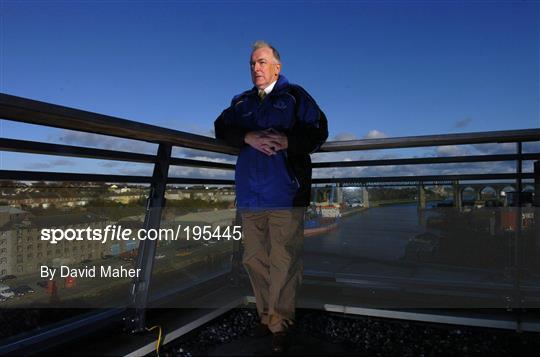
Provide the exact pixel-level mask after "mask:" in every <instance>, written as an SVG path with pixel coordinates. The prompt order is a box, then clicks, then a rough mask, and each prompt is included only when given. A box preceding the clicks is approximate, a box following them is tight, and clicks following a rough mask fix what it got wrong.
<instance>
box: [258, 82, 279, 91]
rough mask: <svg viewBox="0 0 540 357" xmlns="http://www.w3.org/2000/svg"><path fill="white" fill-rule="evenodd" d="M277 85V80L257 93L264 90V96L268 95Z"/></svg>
mask: <svg viewBox="0 0 540 357" xmlns="http://www.w3.org/2000/svg"><path fill="white" fill-rule="evenodd" d="M276 83H277V80H275V81H273V82H272V83H270V85H269V86H268V87H266V88H264V89H259V93H260V92H261V90H264V92H265V93H266V94H268V93H270V92H271V91H272V89H274V86H275V85H276Z"/></svg>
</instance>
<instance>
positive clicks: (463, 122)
mask: <svg viewBox="0 0 540 357" xmlns="http://www.w3.org/2000/svg"><path fill="white" fill-rule="evenodd" d="M470 123H472V119H471V118H465V119H461V120H458V121H456V122H455V123H454V128H465V127H466V126H468V125H469V124H470Z"/></svg>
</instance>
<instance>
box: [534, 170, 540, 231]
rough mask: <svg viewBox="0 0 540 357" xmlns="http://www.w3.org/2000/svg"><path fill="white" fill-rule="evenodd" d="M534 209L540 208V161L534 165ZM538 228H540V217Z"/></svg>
mask: <svg viewBox="0 0 540 357" xmlns="http://www.w3.org/2000/svg"><path fill="white" fill-rule="evenodd" d="M534 207H540V161H535V163H534ZM536 218H537V219H538V221H536V222H537V224H536V226H537V227H540V217H536Z"/></svg>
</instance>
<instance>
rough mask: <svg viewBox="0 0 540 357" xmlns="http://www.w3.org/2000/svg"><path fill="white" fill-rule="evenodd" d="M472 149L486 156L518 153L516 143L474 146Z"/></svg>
mask: <svg viewBox="0 0 540 357" xmlns="http://www.w3.org/2000/svg"><path fill="white" fill-rule="evenodd" d="M472 147H473V148H474V149H475V150H477V151H479V152H480V153H481V154H485V155H495V154H514V153H516V152H517V145H516V144H515V143H500V144H497V143H490V144H473V145H472Z"/></svg>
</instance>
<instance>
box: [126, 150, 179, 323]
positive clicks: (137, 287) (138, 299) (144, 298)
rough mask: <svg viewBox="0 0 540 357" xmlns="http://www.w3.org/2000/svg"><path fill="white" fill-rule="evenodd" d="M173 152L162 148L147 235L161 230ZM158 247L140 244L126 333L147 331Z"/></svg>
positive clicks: (149, 206)
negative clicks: (149, 232)
mask: <svg viewBox="0 0 540 357" xmlns="http://www.w3.org/2000/svg"><path fill="white" fill-rule="evenodd" d="M171 151H172V146H171V145H170V144H159V147H158V153H157V162H156V164H155V165H154V173H153V175H152V184H151V186H150V194H149V196H148V201H147V206H146V216H145V219H144V224H143V229H145V230H146V231H147V232H148V230H149V229H158V228H159V226H160V222H161V212H162V209H163V207H164V206H165V190H166V186H167V178H168V175H169V164H170V161H171ZM156 245H157V241H156V240H149V239H146V240H142V241H140V242H139V249H138V255H137V266H136V268H137V269H141V270H140V274H139V276H138V277H137V278H135V279H134V280H133V283H132V286H131V292H130V294H131V307H132V310H131V311H130V315H129V316H126V317H125V318H124V321H125V323H126V329H127V330H128V331H130V332H131V333H137V332H141V331H144V329H145V324H146V321H145V320H146V305H147V303H148V293H149V287H150V281H151V279H152V269H153V267H154V256H155V253H156Z"/></svg>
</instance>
